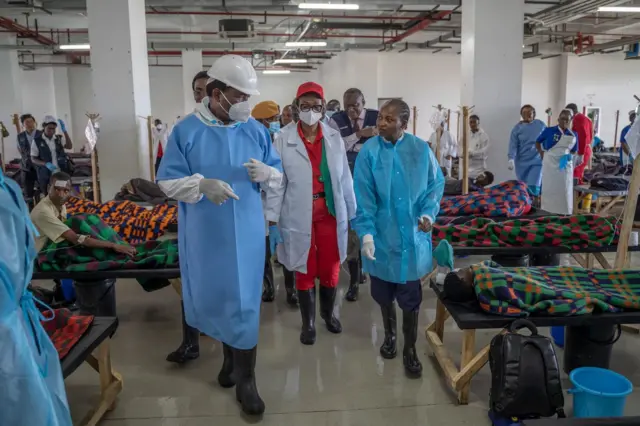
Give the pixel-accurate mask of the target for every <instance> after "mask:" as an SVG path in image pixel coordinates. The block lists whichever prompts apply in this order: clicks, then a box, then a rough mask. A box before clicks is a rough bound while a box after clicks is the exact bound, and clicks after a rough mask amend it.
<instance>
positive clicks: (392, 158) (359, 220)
mask: <svg viewBox="0 0 640 426" xmlns="http://www.w3.org/2000/svg"><path fill="white" fill-rule="evenodd" d="M353 180H354V187H355V192H356V201H357V204H358V209H357V214H356V218H355V219H353V221H352V226H353V228H354V229H355V231H356V233H357V234H358V236H359V237H360V238H361V239H362V237H364V236H365V235H367V234H370V235H372V236H373V241H374V244H375V248H376V251H375V258H376V260H375V261H373V260H369V259H366V258H364V257H363V259H362V263H363V266H364V271H365V272H368V273H369V274H371V276H372V277H376V278H379V279H380V280H383V281H386V282H387V283H395V284H406V283H407V282H411V281H416V280H419V279H420V278H422V277H423V276H424V275H426V274H427V273H429V272H431V269H432V267H431V256H432V254H431V232H429V233H424V232H422V231H419V230H418V219H420V218H421V217H422V216H423V215H427V216H429V217H430V218H431V222H432V223H435V218H436V216H437V215H438V211H439V210H440V200H441V199H442V193H443V192H444V176H443V175H442V171H441V170H440V166H439V165H438V162H437V161H436V157H435V155H434V154H433V152H432V151H431V148H429V144H427V143H426V142H425V141H423V140H421V139H419V138H417V137H415V136H413V135H410V134H408V133H405V134H404V136H403V137H402V138H401V139H400V140H399V141H398V142H397V143H396V144H395V145H393V144H391V143H390V142H386V141H385V140H384V139H383V138H382V137H381V136H374V137H373V138H371V139H369V140H368V141H367V142H366V143H365V144H364V146H363V148H362V149H361V150H360V153H359V154H358V157H357V158H356V164H355V169H354V179H353Z"/></svg>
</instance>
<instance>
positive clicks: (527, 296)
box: [444, 261, 640, 317]
mask: <svg viewBox="0 0 640 426" xmlns="http://www.w3.org/2000/svg"><path fill="white" fill-rule="evenodd" d="M444 291H445V294H446V296H447V299H448V300H450V301H452V302H458V303H465V302H474V301H476V300H477V301H478V303H479V304H480V307H481V308H482V309H483V310H484V311H486V312H489V313H492V314H497V315H505V316H514V317H526V316H529V315H533V314H542V313H544V314H547V315H558V316H569V315H584V314H589V313H592V312H594V311H596V312H621V311H625V310H640V270H631V269H628V270H606V269H583V268H579V267H568V266H557V267H539V268H533V267H531V268H529V267H523V268H502V267H500V265H498V264H496V263H495V262H491V261H486V262H483V263H478V264H475V265H472V266H470V267H468V268H464V269H460V270H458V271H457V272H451V273H449V274H448V275H447V276H446V278H445V280H444Z"/></svg>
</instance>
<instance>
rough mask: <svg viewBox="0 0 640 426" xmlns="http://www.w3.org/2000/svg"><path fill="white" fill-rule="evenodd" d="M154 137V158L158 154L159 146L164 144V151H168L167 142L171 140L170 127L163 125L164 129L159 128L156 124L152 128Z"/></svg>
mask: <svg viewBox="0 0 640 426" xmlns="http://www.w3.org/2000/svg"><path fill="white" fill-rule="evenodd" d="M151 135H152V137H153V158H156V156H157V155H158V146H160V145H162V152H167V142H169V129H167V126H166V125H164V124H163V125H162V129H161V130H158V129H157V128H156V127H155V126H154V127H152V128H151Z"/></svg>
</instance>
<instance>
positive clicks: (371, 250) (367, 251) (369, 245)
mask: <svg viewBox="0 0 640 426" xmlns="http://www.w3.org/2000/svg"><path fill="white" fill-rule="evenodd" d="M361 251H362V255H363V256H364V257H366V258H367V259H369V260H376V258H375V257H374V255H375V254H376V246H375V245H374V244H373V235H371V234H367V235H365V236H364V237H362V250H361Z"/></svg>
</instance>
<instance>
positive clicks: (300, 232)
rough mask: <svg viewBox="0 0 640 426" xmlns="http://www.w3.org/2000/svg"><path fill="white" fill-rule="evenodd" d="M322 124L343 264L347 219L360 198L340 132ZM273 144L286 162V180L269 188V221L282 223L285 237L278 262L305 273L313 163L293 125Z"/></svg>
mask: <svg viewBox="0 0 640 426" xmlns="http://www.w3.org/2000/svg"><path fill="white" fill-rule="evenodd" d="M320 125H321V126H322V133H323V135H324V139H325V152H326V156H327V163H328V166H329V173H330V174H331V185H332V187H333V201H334V204H335V211H336V222H337V225H338V226H337V230H336V231H337V233H338V249H339V252H340V262H344V260H345V259H346V257H347V238H348V230H349V220H351V219H353V218H354V217H355V215H356V196H355V193H354V190H353V180H352V178H351V172H350V171H349V164H348V162H347V155H346V152H345V148H344V142H343V141H342V138H341V137H340V133H338V132H337V131H335V130H334V129H332V128H331V127H329V126H328V125H326V124H324V123H320ZM274 145H275V148H276V150H277V151H278V152H279V153H280V158H281V159H282V171H283V177H282V184H281V185H280V186H279V187H276V188H269V189H267V203H266V213H265V214H266V217H267V220H268V221H270V222H277V223H278V228H279V229H280V234H281V236H282V240H283V243H282V244H278V249H277V252H278V261H279V262H280V263H282V264H283V265H284V266H285V267H286V268H287V269H288V270H290V271H298V272H301V273H306V272H307V258H308V257H309V248H310V246H311V226H312V211H313V193H312V192H313V188H312V187H313V182H312V170H311V161H310V160H309V155H308V154H307V149H306V148H305V146H304V143H303V142H302V139H301V138H300V136H299V135H298V128H297V126H295V125H294V126H291V125H289V126H286V127H285V128H283V129H282V130H281V131H280V132H279V133H277V134H276V136H275V141H274Z"/></svg>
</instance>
